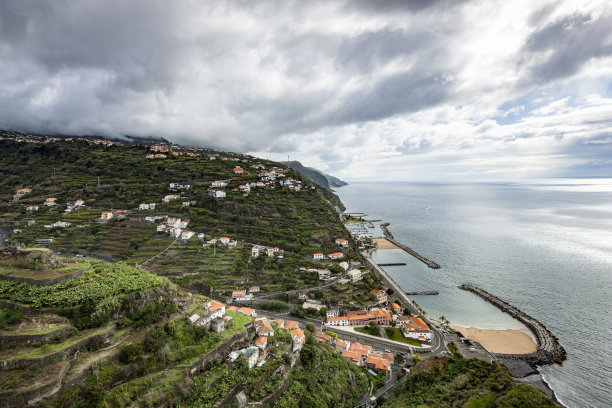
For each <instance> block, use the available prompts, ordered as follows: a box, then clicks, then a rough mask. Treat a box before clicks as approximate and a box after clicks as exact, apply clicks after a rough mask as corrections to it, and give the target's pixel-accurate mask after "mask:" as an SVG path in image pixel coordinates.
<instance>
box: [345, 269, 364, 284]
mask: <svg viewBox="0 0 612 408" xmlns="http://www.w3.org/2000/svg"><path fill="white" fill-rule="evenodd" d="M346 276H348V278H349V279H350V280H351V282H357V281H359V280H361V271H360V270H359V269H353V270H350V271H348V272H347V273H346Z"/></svg>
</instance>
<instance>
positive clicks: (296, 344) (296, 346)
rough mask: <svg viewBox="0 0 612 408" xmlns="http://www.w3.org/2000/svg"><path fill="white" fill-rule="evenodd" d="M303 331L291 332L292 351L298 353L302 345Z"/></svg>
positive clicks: (295, 330)
mask: <svg viewBox="0 0 612 408" xmlns="http://www.w3.org/2000/svg"><path fill="white" fill-rule="evenodd" d="M304 339H305V336H304V330H301V329H294V330H291V340H292V341H293V351H294V352H295V351H298V350H300V349H301V348H302V346H303V345H304Z"/></svg>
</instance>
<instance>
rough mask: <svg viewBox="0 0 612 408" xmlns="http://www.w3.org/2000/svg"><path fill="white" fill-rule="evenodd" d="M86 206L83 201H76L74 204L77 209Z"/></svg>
mask: <svg viewBox="0 0 612 408" xmlns="http://www.w3.org/2000/svg"><path fill="white" fill-rule="evenodd" d="M84 205H85V201H83V200H76V201H75V202H74V206H75V207H82V206H84Z"/></svg>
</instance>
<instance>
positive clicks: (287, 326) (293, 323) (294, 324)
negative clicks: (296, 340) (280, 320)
mask: <svg viewBox="0 0 612 408" xmlns="http://www.w3.org/2000/svg"><path fill="white" fill-rule="evenodd" d="M299 327H300V324H299V323H298V322H296V321H295V320H289V321H288V322H287V323H285V330H294V329H297V328H299Z"/></svg>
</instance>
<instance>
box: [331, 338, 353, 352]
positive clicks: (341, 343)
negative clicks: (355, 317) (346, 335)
mask: <svg viewBox="0 0 612 408" xmlns="http://www.w3.org/2000/svg"><path fill="white" fill-rule="evenodd" d="M350 346H351V342H350V341H348V340H338V341H336V344H335V347H336V350H338V351H340V352H342V351H344V350H348V349H349V347H350Z"/></svg>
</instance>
